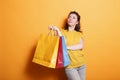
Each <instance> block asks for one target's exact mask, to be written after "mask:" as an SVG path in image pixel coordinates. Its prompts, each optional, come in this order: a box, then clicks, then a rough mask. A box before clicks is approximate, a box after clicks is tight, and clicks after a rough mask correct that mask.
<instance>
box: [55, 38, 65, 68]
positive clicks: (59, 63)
mask: <svg viewBox="0 0 120 80" xmlns="http://www.w3.org/2000/svg"><path fill="white" fill-rule="evenodd" d="M63 67H64V66H63V52H62V37H60V39H59V47H58V54H57V61H56V68H63Z"/></svg>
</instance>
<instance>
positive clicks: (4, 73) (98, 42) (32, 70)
mask: <svg viewBox="0 0 120 80" xmlns="http://www.w3.org/2000/svg"><path fill="white" fill-rule="evenodd" d="M72 10H76V11H78V12H79V13H80V15H81V25H82V30H83V32H84V36H85V48H84V51H85V54H86V59H87V80H120V76H119V74H120V62H119V59H120V57H119V56H120V54H119V53H120V36H119V34H120V0H50V1H49V0H1V1H0V80H66V76H65V74H64V70H63V69H58V70H54V69H48V68H45V67H42V66H39V65H37V64H34V63H32V62H31V60H32V57H33V55H34V51H35V45H36V43H37V41H38V37H39V35H40V33H48V29H47V28H48V25H51V24H53V25H55V26H59V27H62V26H63V24H64V20H65V18H66V17H67V14H68V13H69V12H70V11H72Z"/></svg>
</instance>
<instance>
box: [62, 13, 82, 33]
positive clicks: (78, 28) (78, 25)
mask: <svg viewBox="0 0 120 80" xmlns="http://www.w3.org/2000/svg"><path fill="white" fill-rule="evenodd" d="M70 14H75V15H76V16H77V20H78V24H76V26H75V31H78V32H82V31H81V26H80V15H79V14H78V12H76V11H71V12H70V13H69V14H68V17H69V16H70ZM64 29H65V30H68V24H67V22H66V24H65V27H64Z"/></svg>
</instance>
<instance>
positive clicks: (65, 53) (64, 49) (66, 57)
mask: <svg viewBox="0 0 120 80" xmlns="http://www.w3.org/2000/svg"><path fill="white" fill-rule="evenodd" d="M62 52H63V65H64V67H65V66H67V65H69V64H70V59H69V55H68V51H67V47H66V44H65V38H64V36H62Z"/></svg>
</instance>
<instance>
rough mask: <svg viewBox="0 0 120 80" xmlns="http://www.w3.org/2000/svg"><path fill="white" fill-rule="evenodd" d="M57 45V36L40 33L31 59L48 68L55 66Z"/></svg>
mask: <svg viewBox="0 0 120 80" xmlns="http://www.w3.org/2000/svg"><path fill="white" fill-rule="evenodd" d="M58 45H59V37H58V36H53V35H43V34H41V35H40V38H39V41H38V44H37V47H36V50H35V54H34V57H33V60H32V61H33V62H34V63H37V64H40V65H43V66H46V67H49V68H55V67H56V60H57V53H58Z"/></svg>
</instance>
